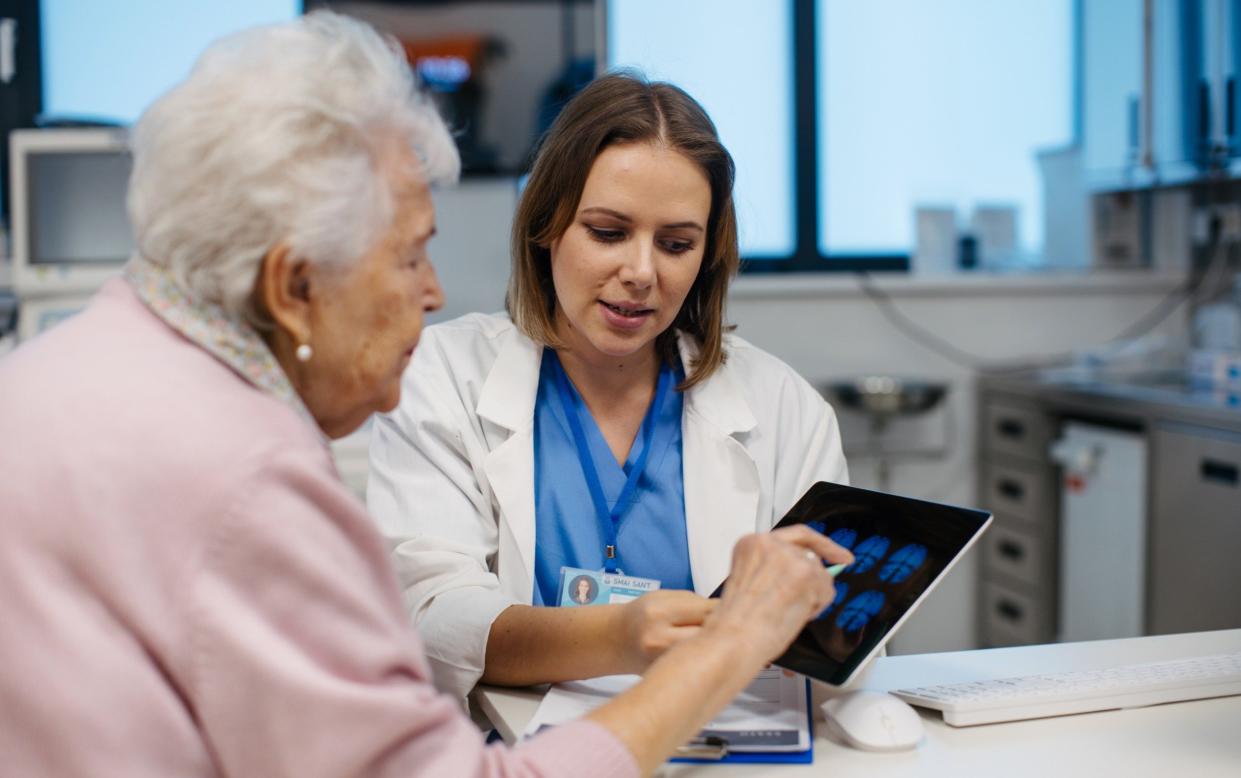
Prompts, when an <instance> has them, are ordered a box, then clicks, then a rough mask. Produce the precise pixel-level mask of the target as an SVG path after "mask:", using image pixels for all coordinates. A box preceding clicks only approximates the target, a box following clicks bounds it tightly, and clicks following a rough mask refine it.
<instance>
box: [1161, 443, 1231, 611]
mask: <svg viewBox="0 0 1241 778" xmlns="http://www.w3.org/2000/svg"><path fill="white" fill-rule="evenodd" d="M1151 435H1152V437H1151V441H1152V446H1151V454H1152V457H1153V465H1154V466H1153V468H1152V483H1151V507H1152V512H1151V517H1150V519H1151V523H1150V545H1149V549H1150V550H1149V554H1150V568H1149V571H1148V579H1147V588H1148V591H1149V592H1150V599H1149V602H1148V612H1147V625H1148V629H1149V631H1150V632H1151V633H1153V634H1167V633H1173V632H1194V631H1199V630H1211V629H1231V628H1235V627H1239V626H1241V435H1237V434H1232V433H1228V432H1221V431H1218V430H1212V429H1208V428H1200V427H1193V426H1185V425H1159V426H1156V427H1155V428H1154V429H1153V430H1152V433H1151Z"/></svg>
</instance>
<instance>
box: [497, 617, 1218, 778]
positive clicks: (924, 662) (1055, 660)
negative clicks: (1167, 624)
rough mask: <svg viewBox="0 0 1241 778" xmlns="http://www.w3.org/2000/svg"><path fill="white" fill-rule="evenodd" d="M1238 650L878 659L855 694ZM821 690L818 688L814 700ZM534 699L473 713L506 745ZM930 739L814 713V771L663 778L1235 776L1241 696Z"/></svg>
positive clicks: (1172, 642) (794, 768) (684, 772)
mask: <svg viewBox="0 0 1241 778" xmlns="http://www.w3.org/2000/svg"><path fill="white" fill-rule="evenodd" d="M1233 651H1241V629H1236V630H1224V631H1220V632H1202V633H1195V634H1187V635H1164V636H1159V637H1146V638H1132V639H1127V640H1099V641H1092V642H1088V643H1064V644H1051V645H1045V646H1025V647H1020V648H997V649H988V650H983V651H959V652H953V653H944V654H920V655H913V656H896V657H884V658H880V659H877V660H876V661H875V663H874V665H873V666H872V667H871V668H870V669H869V670H867V671H866V674H865V676H864V677H863V678H862V682H861V684H860V688H868V689H882V690H889V689H897V688H902V687H910V686H925V685H928V684H937V683H955V682H958V681H965V680H971V679H973V680H978V679H983V678H999V677H1003V676H1010V675H1020V674H1027V673H1036V672H1057V671H1062V670H1089V669H1099V668H1103V667H1108V666H1110V665H1115V664H1125V663H1134V662H1154V661H1160V660H1165V659H1176V658H1181V657H1188V656H1198V655H1206V654H1219V653H1228V652H1233ZM827 694H828V688H827V687H824V686H821V685H819V684H815V698H816V701H818V700H820V699H821V698H822V697H825V696H827ZM541 698H542V693H541V692H540V691H537V690H514V689H497V688H487V687H482V688H480V690H479V693H478V695H477V700H478V703H479V704H480V705H481V707H482V709H483V711H484V712H485V713H486V714H487V716H488V717H489V718H490V719H491V721H492V723H493V724H494V725H495V727H496V729H497V730H499V732H500V734H501V735H503V737H504V739H505V741H506V742H508V743H512V742H515V740H516V739H517V736H519V735H520V734H521V732H522V730H523V729H524V728H525V725H526V722H527V721H529V720H530V718H531V717H532V716H533V715H534V711H535V708H536V707H538V703H539V700H540V699H541ZM920 712H921V714H922V721H923V723H924V724H925V725H926V739H925V740H924V741H923V743H922V745H920V746H919V747H918V748H917V749H916V750H914V751H907V752H904V753H895V754H880V753H867V752H862V751H856V750H853V749H851V748H848V747H846V746H844V745H841V744H839V743H837V742H835V741H833V740H830V739H829V738H828V737H827V735H826V732H825V725H824V724H823V721H822V718H821V715H822V714H821V712H819V711H818V710H817V706H816V717H817V720H816V723H815V733H816V736H815V743H814V764H811V765H703V764H669V765H665V766H664V767H663V768H662V769H661V771H660V772H659V773H657V774H658V775H660V776H677V777H678V778H686V777H688V776H696V777H698V778H741V777H742V776H744V777H745V778H759V777H762V776H772V777H775V778H801V777H802V776H827V775H830V776H832V778H848V777H849V776H859V777H863V778H878V777H881V776H920V777H924V776H941V775H942V776H953V778H959V777H963V776H987V777H988V778H990V777H992V776H998V777H999V778H1019V777H1020V776H1038V777H1039V778H1072V777H1073V776H1091V777H1092V778H1109V777H1110V776H1122V775H1123V776H1158V777H1159V778H1217V777H1218V778H1224V777H1225V776H1227V778H1239V777H1241V697H1223V698H1218V699H1214V700H1197V701H1194V702H1180V703H1171V704H1168V705H1159V706H1154V707H1149V708H1136V709H1131V710H1120V711H1104V712H1100V713H1085V714H1079V715H1076V716H1062V717H1058V718H1050V719H1036V720H1032V721H1021V722H1012V723H1006V724H987V725H982V726H977V727H965V728H956V727H950V726H948V725H947V724H945V723H944V722H943V719H942V718H941V717H940V714H939V713H938V712H937V711H927V710H922V711H920Z"/></svg>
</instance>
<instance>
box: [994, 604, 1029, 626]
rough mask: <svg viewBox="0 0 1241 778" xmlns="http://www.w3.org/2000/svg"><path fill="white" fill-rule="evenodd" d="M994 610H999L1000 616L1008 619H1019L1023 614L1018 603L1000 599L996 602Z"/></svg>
mask: <svg viewBox="0 0 1241 778" xmlns="http://www.w3.org/2000/svg"><path fill="white" fill-rule="evenodd" d="M996 610H997V611H999V614H1000V615H1001V616H1003V617H1004V618H1006V619H1008V620H1009V621H1021V618H1022V616H1023V615H1024V614H1023V613H1022V611H1021V606H1020V605H1017V604H1015V603H1012V602H1009V601H1008V600H1000V602H999V603H998V604H997V607H996Z"/></svg>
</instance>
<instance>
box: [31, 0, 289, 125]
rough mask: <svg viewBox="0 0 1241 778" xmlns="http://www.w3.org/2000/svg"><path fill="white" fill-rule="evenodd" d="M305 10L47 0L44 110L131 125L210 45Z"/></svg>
mask: <svg viewBox="0 0 1241 778" xmlns="http://www.w3.org/2000/svg"><path fill="white" fill-rule="evenodd" d="M301 8H302V3H301V0H227V2H195V3H186V2H175V3H172V2H168V0H109V2H106V3H100V2H96V3H83V2H81V0H40V13H41V17H40V25H41V31H40V32H41V42H42V46H41V48H42V57H43V113H44V114H47V115H49V116H53V117H70V118H93V119H106V120H110V121H117V122H121V123H125V124H128V123H131V122H133V121H134V120H136V119H137V118H138V115H139V114H140V113H141V112H142V111H143V110H144V109H145V108H146V107H147V105H148V104H149V103H150V102H151V101H152V100H154V99H155V98H156V97H158V96H159V95H160V94H162V93H163V92H164V91H165V90H167V89H168V88H169V87H171V86H172V85H173V84H174V83H176V82H177V81H180V80H181V79H183V78H185V76H186V75H187V74H188V73H189V72H190V66H191V65H192V64H193V63H194V60H196V59H198V55H199V54H201V53H202V52H203V49H205V48H206V47H207V44H209V43H211V42H212V41H213V40H215V39H216V38H219V37H220V36H222V35H226V34H228V33H231V32H236V31H237V30H240V29H242V28H244V27H250V26H252V25H256V24H269V23H271V22H277V21H284V20H286V19H292V18H294V17H296V16H298V15H299V14H300V13H301Z"/></svg>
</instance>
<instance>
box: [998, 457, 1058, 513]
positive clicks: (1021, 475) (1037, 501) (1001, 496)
mask: <svg viewBox="0 0 1241 778" xmlns="http://www.w3.org/2000/svg"><path fill="white" fill-rule="evenodd" d="M983 479H984V482H983V501H984V504H985V505H986V507H987V509H988V510H990V511H991V512H992V513H1003V514H1005V515H1007V516H1012V517H1014V518H1018V519H1022V520H1024V521H1028V522H1032V523H1035V524H1042V525H1047V526H1050V525H1051V524H1053V523H1054V521H1053V520H1054V518H1055V511H1054V510H1053V506H1054V498H1053V496H1052V495H1053V493H1054V490H1055V487H1054V486H1053V484H1054V480H1053V478H1052V474H1051V471H1050V470H1049V469H1047V468H1018V467H1008V466H1006V465H997V464H988V465H985V466H984V467H983Z"/></svg>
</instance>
